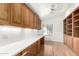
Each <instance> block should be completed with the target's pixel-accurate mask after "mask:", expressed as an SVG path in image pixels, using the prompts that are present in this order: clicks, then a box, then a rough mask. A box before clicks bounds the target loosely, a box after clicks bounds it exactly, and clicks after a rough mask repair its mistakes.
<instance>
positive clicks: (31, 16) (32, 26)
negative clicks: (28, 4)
mask: <svg viewBox="0 0 79 59" xmlns="http://www.w3.org/2000/svg"><path fill="white" fill-rule="evenodd" d="M33 15H34V13H33V12H31V13H30V26H31V28H34V22H33V20H34V18H33Z"/></svg>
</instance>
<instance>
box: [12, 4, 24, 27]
mask: <svg viewBox="0 0 79 59" xmlns="http://www.w3.org/2000/svg"><path fill="white" fill-rule="evenodd" d="M11 7H12V9H11V10H12V11H11V12H12V14H13V15H12V23H13V24H14V25H16V26H18V25H19V26H22V25H23V19H22V5H21V4H16V3H15V4H12V6H11Z"/></svg>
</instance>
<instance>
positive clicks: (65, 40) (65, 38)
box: [64, 35, 67, 44]
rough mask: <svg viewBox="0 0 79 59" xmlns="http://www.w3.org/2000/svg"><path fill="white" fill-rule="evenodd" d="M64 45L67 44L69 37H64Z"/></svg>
mask: <svg viewBox="0 0 79 59" xmlns="http://www.w3.org/2000/svg"><path fill="white" fill-rule="evenodd" d="M64 43H65V44H67V37H66V35H64Z"/></svg>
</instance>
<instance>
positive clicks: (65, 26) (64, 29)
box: [64, 19, 66, 34]
mask: <svg viewBox="0 0 79 59" xmlns="http://www.w3.org/2000/svg"><path fill="white" fill-rule="evenodd" d="M64 34H66V19H65V20H64Z"/></svg>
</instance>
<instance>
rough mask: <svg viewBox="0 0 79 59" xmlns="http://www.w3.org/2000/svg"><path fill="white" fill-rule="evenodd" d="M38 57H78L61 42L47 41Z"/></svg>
mask: <svg viewBox="0 0 79 59" xmlns="http://www.w3.org/2000/svg"><path fill="white" fill-rule="evenodd" d="M38 56H76V54H75V53H74V52H73V51H72V50H71V49H70V48H69V47H68V46H66V45H65V44H63V43H61V42H53V41H45V45H42V48H41V51H40V53H39V54H38Z"/></svg>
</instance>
